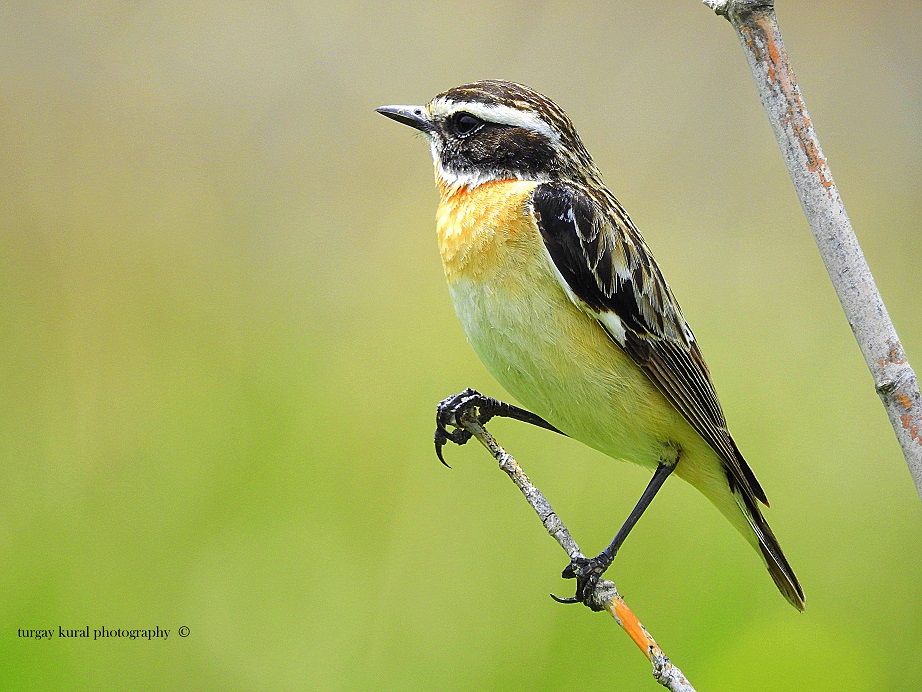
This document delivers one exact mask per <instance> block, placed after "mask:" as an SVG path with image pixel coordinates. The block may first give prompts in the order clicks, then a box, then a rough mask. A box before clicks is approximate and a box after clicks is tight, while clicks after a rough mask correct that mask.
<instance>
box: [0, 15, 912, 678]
mask: <svg viewBox="0 0 922 692" xmlns="http://www.w3.org/2000/svg"><path fill="white" fill-rule="evenodd" d="M780 5H781V7H780V13H781V16H780V19H781V24H782V29H783V30H784V36H785V39H786V43H787V47H788V50H789V53H790V54H791V57H792V59H793V61H794V67H795V70H796V72H797V75H798V77H799V80H800V83H801V86H802V88H803V91H804V95H805V98H806V101H807V103H808V105H809V108H810V113H811V115H812V117H813V120H814V122H815V124H816V126H817V128H818V132H819V134H820V136H821V138H822V142H823V146H824V149H825V153H826V154H827V156H828V157H829V159H830V162H831V165H832V168H833V172H834V174H835V176H836V180H837V182H838V183H839V186H840V188H841V191H842V194H843V196H844V198H845V200H846V202H847V204H848V209H849V212H850V214H851V218H852V221H853V222H854V225H855V227H856V230H857V232H858V235H859V237H860V239H861V241H862V243H863V246H864V250H865V252H866V254H867V256H868V259H869V261H870V264H871V267H872V269H873V270H874V271H875V274H876V278H877V280H878V282H879V285H880V288H881V290H882V292H883V295H884V297H885V299H886V301H887V305H888V307H889V310H890V313H891V315H892V317H893V318H894V320H895V322H896V325H897V328H898V329H899V332H900V335H901V336H902V339H903V341H904V345H905V347H906V350H907V352H908V354H909V356H910V359H913V360H914V362H915V364H916V367H917V368H919V367H922V326H920V321H919V315H920V308H919V298H920V289H922V281H920V278H919V265H920V261H922V234H920V232H919V231H920V229H919V218H920V217H922V201H920V200H922V156H920V151H922V141H920V140H922V86H920V83H922V80H920V78H919V75H920V74H922V40H920V37H922V4H920V3H918V2H915V1H913V2H909V1H907V2H876V3H873V8H871V7H870V6H869V5H868V4H867V3H864V2H857V1H852V2H843V1H842V0H838V1H835V2H833V1H832V0H828V1H824V2H815V3H794V2H781V3H780ZM485 77H500V78H507V79H514V80H517V81H521V82H524V83H526V84H529V85H531V86H534V87H535V88H537V89H539V90H540V91H542V92H544V93H546V94H548V95H550V96H551V97H552V98H554V99H555V100H557V101H558V102H559V103H560V104H561V105H562V106H563V107H564V108H565V109H566V110H567V111H568V112H569V114H570V115H571V117H572V118H573V120H574V121H575V123H576V124H577V126H578V127H579V130H580V133H581V134H582V136H583V139H584V141H585V142H586V144H587V146H588V148H589V149H590V151H591V152H592V153H593V155H594V157H595V159H596V162H597V163H598V165H599V166H600V168H601V169H602V171H603V173H604V174H605V176H606V180H607V182H608V184H609V185H610V186H611V187H612V189H613V190H614V191H615V194H616V195H617V196H618V197H619V199H620V200H621V201H622V202H623V203H624V204H625V206H626V207H627V208H628V209H629V210H630V212H631V214H632V215H633V218H634V220H635V222H636V223H637V224H638V226H639V227H640V229H641V231H642V232H643V233H644V234H645V237H646V239H647V241H648V243H649V244H650V246H651V247H652V248H653V250H654V251H655V253H656V256H657V258H658V260H659V262H660V264H661V266H662V267H663V270H664V272H665V274H666V276H667V278H668V279H669V281H670V283H671V285H672V287H673V288H674V290H675V292H676V293H677V295H678V296H679V298H680V300H681V301H682V305H683V307H684V309H685V313H686V315H687V316H688V317H689V320H690V321H691V323H692V325H693V327H694V329H695V332H696V334H697V336H698V338H699V341H700V342H701V343H702V345H703V349H704V352H705V355H706V356H707V358H708V361H709V363H710V366H711V369H712V372H713V375H714V378H715V380H716V383H717V387H718V391H719V392H720V394H721V398H722V401H723V403H724V407H725V409H726V412H727V416H728V419H729V421H730V424H731V428H732V430H733V431H734V434H735V436H736V437H737V440H738V442H739V444H740V446H741V447H742V449H743V450H744V452H745V453H746V455H747V457H748V458H749V460H750V463H751V464H752V466H753V467H754V469H755V470H756V472H757V474H758V476H759V478H760V479H761V481H762V484H763V485H764V486H765V488H766V490H767V492H768V495H769V497H770V499H771V500H772V509H771V510H770V511H769V512H768V516H769V519H770V521H771V523H772V525H773V527H774V528H775V531H776V533H777V534H778V535H779V537H780V539H781V542H782V544H783V546H784V548H785V550H786V552H787V555H788V557H789V558H790V560H791V562H792V564H793V565H794V567H795V569H796V570H797V573H798V575H799V576H800V578H801V580H802V582H803V584H804V587H805V590H806V593H807V601H808V607H807V611H806V613H804V614H802V615H801V614H798V613H797V612H795V611H794V610H793V609H792V608H791V607H790V606H788V605H787V604H786V603H785V601H784V600H783V599H782V597H781V596H780V595H779V594H778V593H777V592H776V591H775V588H774V586H773V585H772V582H771V580H770V579H769V577H768V575H767V574H766V572H765V570H764V568H763V567H762V565H761V564H760V560H759V558H758V557H757V556H756V554H755V553H754V552H753V551H752V549H751V548H750V547H749V546H748V545H746V543H745V542H744V541H743V540H742V539H741V538H740V537H739V536H738V535H736V534H735V533H734V531H733V529H732V528H731V527H730V525H729V524H728V523H727V522H726V521H725V520H724V519H723V518H722V517H721V516H720V515H719V514H718V513H717V512H716V511H715V510H714V509H713V508H712V507H711V506H710V505H708V504H707V502H706V501H705V500H704V499H703V498H702V497H700V496H699V495H697V494H696V493H695V492H694V491H692V489H691V488H689V487H687V486H685V485H684V484H682V483H679V482H673V483H668V484H667V486H666V488H665V489H664V490H663V492H662V496H661V497H660V498H658V499H657V501H656V502H655V503H654V504H653V506H652V508H651V510H650V511H649V512H648V514H647V515H646V516H645V517H644V519H643V521H642V522H641V523H640V524H639V526H638V527H637V529H636V530H635V532H634V534H633V535H632V536H631V539H630V540H629V541H628V542H627V545H626V547H625V549H624V550H623V551H622V553H621V555H620V556H619V559H618V561H617V563H616V565H615V568H614V570H613V574H614V577H615V580H616V582H617V584H618V586H619V588H620V589H621V591H622V593H623V594H624V595H625V597H626V598H627V600H628V602H629V603H630V604H631V605H632V607H633V608H634V609H635V611H636V612H637V613H638V615H639V616H640V617H641V619H642V620H643V622H644V623H645V624H646V625H647V626H648V627H649V628H650V630H651V632H652V633H653V634H654V635H655V636H656V637H657V639H658V640H659V641H660V643H661V644H662V645H663V647H664V648H665V649H666V651H667V653H669V655H670V656H672V657H673V659H674V660H675V661H676V662H677V663H678V664H679V665H680V666H681V667H682V668H683V670H684V671H685V672H686V673H687V674H688V676H689V677H690V678H691V680H692V681H693V682H694V683H695V684H696V685H697V686H698V689H699V690H702V691H703V690H805V689H809V690H823V689H837V690H881V689H896V688H902V689H905V688H906V685H907V684H908V685H909V686H910V687H912V683H907V682H906V681H907V680H908V681H911V680H919V679H920V678H922V657H920V656H919V654H918V643H919V641H920V640H922V599H920V586H919V584H920V582H919V575H920V573H922V511H920V510H922V505H920V502H919V497H918V496H917V494H916V491H915V489H914V488H913V486H912V484H911V482H910V479H909V475H908V473H907V471H906V468H905V463H904V461H903V459H902V456H901V453H900V450H899V448H898V446H897V444H896V442H895V440H894V437H893V434H892V432H891V430H890V427H889V423H888V421H887V419H886V416H885V414H884V411H883V409H882V407H881V406H880V403H879V402H878V399H877V397H876V395H875V393H874V391H873V387H872V382H871V379H870V377H869V375H868V373H867V371H866V370H865V367H864V364H863V361H862V359H861V356H860V354H859V352H858V349H857V347H856V345H855V343H854V341H853V339H852V336H851V333H850V331H849V328H848V325H847V323H846V320H845V318H844V317H843V315H842V312H841V310H840V308H839V307H838V303H837V301H836V299H835V296H834V294H833V291H832V288H831V286H830V284H829V281H828V279H827V277H826V275H825V271H824V269H823V266H822V264H821V262H820V260H819V258H818V255H817V252H816V249H815V247H814V244H813V240H812V238H811V237H810V235H809V232H808V230H807V227H806V222H805V221H804V218H803V216H802V214H801V211H800V208H799V206H798V203H797V200H796V197H795V195H794V192H793V190H792V188H791V185H790V182H789V180H788V177H787V173H786V172H785V170H784V168H783V167H782V164H781V159H780V156H779V153H778V151H777V149H776V146H775V143H774V140H773V138H772V136H771V132H770V130H769V127H768V124H767V121H766V119H765V116H764V114H763V112H762V110H761V106H760V105H759V102H758V99H757V96H756V92H755V89H754V88H753V85H752V83H751V78H750V76H749V74H748V70H747V67H746V65H745V61H744V57H743V54H742V51H741V50H740V48H739V46H738V44H737V42H736V39H735V37H734V35H733V33H732V31H731V29H730V27H729V26H728V25H727V24H726V22H725V21H723V20H722V19H718V18H716V17H715V16H714V15H713V14H712V13H711V12H710V11H709V10H707V9H706V8H705V7H704V6H703V5H701V4H700V3H698V2H695V1H694V0H682V1H677V2H671V3H638V2H620V3H575V4H567V5H566V6H565V4H564V3H525V2H492V3H463V4H460V3H459V4H448V3H445V4H438V3H431V2H406V3H396V4H391V5H385V4H383V3H382V4H371V3H366V4H361V3H347V2H338V3H337V2H330V3H315V2H300V3H298V2H267V3H216V2H199V3H185V2H41V3H38V2H32V3H29V2H16V1H14V0H6V2H4V3H3V5H2V7H0V166H2V168H0V171H2V184H0V229H2V235H0V348H2V354H3V355H2V358H0V426H2V428H0V440H2V444H0V465H2V466H0V474H2V475H0V483H2V488H3V489H2V497H3V499H2V502H0V513H2V514H0V555H2V565H3V569H2V572H0V685H2V687H3V688H4V689H55V688H70V689H105V688H112V689H114V688H134V689H170V688H172V689H222V690H225V689H226V690H248V689H267V690H283V689H320V690H338V689H343V690H353V689H387V690H391V689H395V690H396V689H458V690H469V689H563V688H565V687H571V686H577V687H583V688H587V687H588V688H594V689H595V688H597V689H610V690H634V689H650V690H653V689H658V688H657V686H656V685H655V683H654V682H653V681H652V680H651V679H650V674H649V665H648V663H647V662H646V660H645V659H644V658H643V657H642V656H641V655H640V654H639V652H638V651H637V650H636V648H635V647H634V645H633V644H632V643H631V642H630V640H629V639H628V638H627V637H626V636H625V635H624V634H623V633H622V632H620V630H618V629H617V628H616V626H615V625H614V623H613V622H612V621H611V619H610V618H609V617H608V616H607V615H592V614H591V613H589V611H587V610H586V609H584V608H578V607H565V606H560V605H557V604H555V603H553V602H552V601H551V600H550V599H549V598H548V595H547V594H548V593H550V592H555V593H558V594H564V595H566V594H568V593H569V591H570V590H571V588H572V583H571V582H563V581H562V580H560V579H559V576H558V575H559V571H560V569H561V568H563V566H564V564H565V562H566V560H565V556H564V555H563V553H562V552H561V551H560V550H559V548H558V547H557V546H556V545H555V544H554V543H553V542H552V540H551V539H550V538H549V537H548V536H547V535H545V533H544V531H543V529H541V527H540V525H539V524H538V522H537V521H536V520H535V518H534V516H533V515H532V513H531V510H530V509H529V508H528V506H527V505H526V504H525V503H524V501H523V500H522V498H521V497H519V496H518V493H517V491H516V490H515V489H514V488H513V486H512V485H511V484H510V483H509V482H508V481H507V480H506V479H505V477H504V476H503V475H502V474H501V473H500V472H499V471H497V470H496V468H495V466H494V463H493V462H492V460H491V459H490V458H489V457H488V455H487V454H486V453H485V452H484V451H483V450H482V449H480V448H479V447H477V446H476V445H468V446H467V447H464V448H451V449H449V450H447V453H448V455H449V456H448V458H449V462H450V463H451V464H452V465H453V466H454V469H453V470H451V471H449V470H448V469H445V468H444V467H442V466H441V465H439V464H438V462H437V461H436V459H435V456H434V454H433V452H432V439H431V435H432V429H433V412H434V405H435V403H436V402H437V401H438V400H439V399H441V398H442V397H444V396H446V395H448V394H450V393H453V392H456V391H458V390H460V389H462V388H463V387H465V386H474V387H477V388H478V389H481V390H482V391H484V392H487V393H491V394H496V395H500V396H502V395H503V394H504V392H503V391H502V389H501V388H500V387H499V386H498V385H497V384H496V383H495V382H494V381H493V380H492V378H491V377H490V376H489V375H488V374H487V373H486V371H485V370H484V368H483V367H482V366H481V365H480V363H479V362H478V360H477V359H476V357H475V356H474V354H473V353H472V352H471V350H470V349H469V347H468V346H467V344H466V343H465V340H464V337H463V335H462V333H461V330H460V328H459V326H458V324H457V322H456V320H455V317H454V315H453V313H452V309H451V305H450V303H449V300H448V296H447V292H446V290H445V287H444V282H443V278H442V276H441V267H440V265H439V259H438V253H437V250H436V246H435V237H434V221H433V217H434V211H435V205H436V201H437V196H436V192H435V190H434V187H433V184H432V170H431V164H430V161H429V153H428V150H427V147H426V146H425V143H424V141H422V139H421V138H420V137H419V136H414V135H413V133H412V132H411V131H409V130H408V129H406V128H401V127H399V126H397V125H396V124H395V123H393V122H390V121H387V120H385V119H384V118H382V117H380V116H378V115H376V114H375V113H374V111H373V108H374V107H375V106H378V105H381V104H385V103H420V102H424V101H426V100H428V99H429V98H430V97H431V96H432V95H434V94H435V93H436V92H438V91H441V90H443V89H445V88H448V87H450V86H453V85H456V84H460V83H462V82H466V81H471V80H474V79H478V78H485ZM493 429H494V432H496V433H497V434H498V435H499V437H500V439H501V441H502V442H503V443H504V444H505V445H506V446H507V448H508V449H509V450H510V451H511V452H513V453H514V454H515V455H516V456H517V457H518V458H519V460H520V461H521V462H522V463H523V465H524V466H525V468H526V470H527V471H528V472H529V473H530V475H531V476H532V478H533V479H534V480H535V481H536V482H537V483H538V485H539V487H541V488H542V489H543V490H544V491H545V492H546V493H547V495H548V496H549V498H550V499H551V501H552V503H553V504H554V506H555V508H556V509H557V510H558V511H559V512H560V514H561V515H562V516H563V518H564V519H565V520H566V521H567V523H568V524H569V526H570V528H571V529H572V531H573V532H574V535H575V537H576V538H577V540H579V541H580V543H581V545H582V546H583V548H584V549H585V550H586V551H587V552H588V551H595V550H598V549H600V548H601V547H602V546H604V545H605V544H607V542H608V540H609V539H610V537H611V536H612V534H613V532H614V531H615V529H616V528H617V526H618V525H620V522H621V521H622V519H623V518H624V517H625V516H626V514H627V512H628V510H629V508H630V507H631V506H632V504H633V503H634V501H635V500H636V499H637V497H638V496H639V493H640V491H641V490H642V488H643V486H644V485H645V483H646V480H647V476H646V475H645V474H644V472H643V471H641V470H640V469H639V468H636V467H633V466H630V465H626V464H615V463H613V462H610V461H609V460H607V459H606V458H604V457H602V456H601V455H599V454H597V453H595V452H592V451H590V450H588V449H585V448H583V447H582V446H581V445H579V444H577V443H575V442H572V441H569V440H565V439H561V438H557V437H555V436H553V435H551V434H547V433H544V432H542V431H538V430H536V429H533V428H529V427H526V426H522V425H517V424H514V423H509V422H503V421H500V422H497V423H495V425H494V427H493ZM102 625H105V626H106V627H109V628H116V627H127V628H138V627H154V626H160V627H162V628H169V629H170V630H171V634H170V637H169V639H168V640H167V641H154V642H147V641H142V640H138V641H128V640H107V641H97V642H93V641H85V640H58V639H55V640H53V641H50V642H49V641H35V640H31V639H23V638H20V637H18V635H17V629H18V628H40V627H48V628H54V629H55V630H56V631H57V627H58V626H62V627H65V628H76V627H85V626H90V627H91V628H97V627H100V626H102ZM182 625H185V626H187V627H189V628H190V631H191V634H190V636H189V637H188V638H185V639H181V638H179V637H178V636H177V635H176V629H177V628H178V627H180V626H182Z"/></svg>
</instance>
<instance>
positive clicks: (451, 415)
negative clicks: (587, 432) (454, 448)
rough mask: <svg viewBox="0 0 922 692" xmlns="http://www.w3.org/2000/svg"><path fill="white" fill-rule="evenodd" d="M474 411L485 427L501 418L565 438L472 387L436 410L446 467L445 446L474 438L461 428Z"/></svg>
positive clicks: (439, 446)
mask: <svg viewBox="0 0 922 692" xmlns="http://www.w3.org/2000/svg"><path fill="white" fill-rule="evenodd" d="M471 408H476V409H477V420H478V421H479V422H480V424H481V425H485V424H486V422H487V421H488V420H490V419H491V418H494V417H496V416H499V417H501V418H514V419H515V420H520V421H522V422H523V423H530V424H532V425H536V426H538V427H539V428H544V429H545V430H552V431H553V432H556V433H560V434H561V435H563V434H565V433H563V432H561V431H560V430H558V429H557V428H555V427H554V426H553V425H551V424H550V423H548V422H547V421H546V420H544V419H543V418H542V417H541V416H538V415H535V414H534V413H532V412H531V411H526V410H525V409H523V408H519V407H518V406H513V405H512V404H507V403H506V402H505V401H500V400H499V399H494V398H493V397H489V396H484V395H483V394H481V393H480V392H478V391H476V390H473V389H471V388H470V387H468V388H467V389H465V390H464V391H463V392H461V393H460V394H455V395H453V396H450V397H448V398H447V399H443V400H442V401H441V402H440V403H439V405H438V407H437V408H436V412H435V453H436V456H438V458H439V461H441V462H442V463H443V464H445V459H444V458H443V457H442V447H444V446H445V443H446V442H454V443H455V444H457V445H463V444H464V443H465V442H467V441H468V440H469V439H471V434H470V433H469V432H468V431H467V430H464V429H463V428H461V427H459V426H458V421H459V420H460V419H461V414H462V413H464V412H465V411H466V410H468V409H471ZM448 426H451V427H453V428H454V430H449V429H448ZM445 466H448V464H445Z"/></svg>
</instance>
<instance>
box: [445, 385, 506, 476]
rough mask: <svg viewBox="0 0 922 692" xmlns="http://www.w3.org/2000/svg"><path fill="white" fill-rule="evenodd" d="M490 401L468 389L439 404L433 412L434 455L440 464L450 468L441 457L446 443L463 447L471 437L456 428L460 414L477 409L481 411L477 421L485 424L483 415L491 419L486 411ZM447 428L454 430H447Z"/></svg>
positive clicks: (461, 429)
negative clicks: (470, 409)
mask: <svg viewBox="0 0 922 692" xmlns="http://www.w3.org/2000/svg"><path fill="white" fill-rule="evenodd" d="M490 401H491V400H490V399H488V398H487V397H485V396H483V395H482V394H481V393H480V392H477V391H476V390H473V389H471V388H470V387H468V388H467V389H465V390H464V391H463V392H461V393H460V394H455V395H454V396H450V397H448V398H446V399H443V400H442V401H441V402H439V405H438V407H437V408H436V411H435V435H434V441H435V455H436V456H437V457H438V458H439V461H440V462H442V464H444V465H445V466H447V467H448V468H451V466H449V465H448V463H447V462H446V461H445V457H444V456H443V455H442V449H443V448H444V447H445V445H446V444H447V443H448V442H454V443H455V444H456V445H463V444H464V443H465V442H467V441H468V440H470V439H471V437H473V435H471V434H470V433H469V432H468V431H467V430H464V429H463V428H459V427H458V424H457V420H458V418H460V416H461V414H462V413H463V412H464V411H465V410H467V409H469V408H472V407H478V408H480V409H481V411H480V415H479V416H478V419H479V420H480V422H481V423H484V422H486V420H484V413H488V414H489V417H492V411H490V410H488V409H487V406H488V403H489V402H490ZM448 426H451V427H453V428H455V429H454V430H449V429H448Z"/></svg>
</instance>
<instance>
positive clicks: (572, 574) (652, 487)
mask: <svg viewBox="0 0 922 692" xmlns="http://www.w3.org/2000/svg"><path fill="white" fill-rule="evenodd" d="M675 466H676V462H672V463H668V464H667V463H664V462H660V463H659V466H657V467H656V471H654V472H653V478H651V479H650V482H649V483H648V484H647V488H646V490H644V491H643V495H641V496H640V499H639V500H638V501H637V504H636V505H635V506H634V509H633V510H631V513H630V515H628V518H627V520H626V521H625V522H624V524H623V525H622V526H621V529H619V531H618V533H617V534H616V535H615V537H614V539H613V540H612V542H611V543H610V544H609V546H608V547H607V548H606V549H605V550H603V551H602V552H601V553H599V554H598V555H596V556H595V557H593V558H585V557H580V558H576V559H574V560H572V561H571V562H570V564H569V565H567V566H566V568H564V570H563V574H562V575H561V576H562V577H563V578H564V579H576V595H575V596H573V597H572V598H558V597H557V596H553V598H554V600H556V601H558V602H560V603H585V604H586V605H588V606H589V607H590V608H593V609H595V608H594V607H593V606H592V605H590V600H589V599H590V598H591V596H592V593H593V591H594V590H595V586H596V584H598V582H599V579H600V578H601V577H602V574H603V573H604V572H605V570H607V569H608V568H609V566H610V565H611V563H612V562H613V561H614V559H615V555H617V554H618V549H619V548H621V544H622V543H624V539H625V538H627V535H628V534H629V533H630V532H631V529H632V528H634V524H636V523H637V520H638V519H640V517H641V515H642V514H643V513H644V510H645V509H646V508H647V507H648V506H649V505H650V502H651V501H652V500H653V498H654V497H655V496H656V493H657V492H658V491H659V489H660V488H662V487H663V483H665V481H666V479H667V478H669V474H671V473H672V471H673V470H674V469H675Z"/></svg>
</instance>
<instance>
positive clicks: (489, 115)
mask: <svg viewBox="0 0 922 692" xmlns="http://www.w3.org/2000/svg"><path fill="white" fill-rule="evenodd" d="M459 111H463V112H465V113H470V114H471V115H473V116H474V117H475V118H480V119H481V120H484V121H486V122H489V123H497V124H499V125H512V126H513V127H521V128H523V129H526V130H531V131H533V132H538V133H539V134H542V135H544V136H545V137H547V138H548V139H549V140H551V141H552V142H559V141H560V136H559V135H558V134H557V132H556V131H555V130H554V128H552V127H551V126H550V125H548V124H547V123H546V122H544V120H542V119H541V116H539V115H538V114H537V113H535V112H534V111H523V110H519V109H517V108H511V107H510V106H504V105H502V104H498V103H495V104H486V103H477V102H474V101H451V100H449V99H444V98H442V99H436V100H434V101H433V102H432V103H430V104H429V113H430V114H431V115H433V116H434V117H437V118H447V117H449V116H450V115H452V114H454V113H458V112H459Z"/></svg>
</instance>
